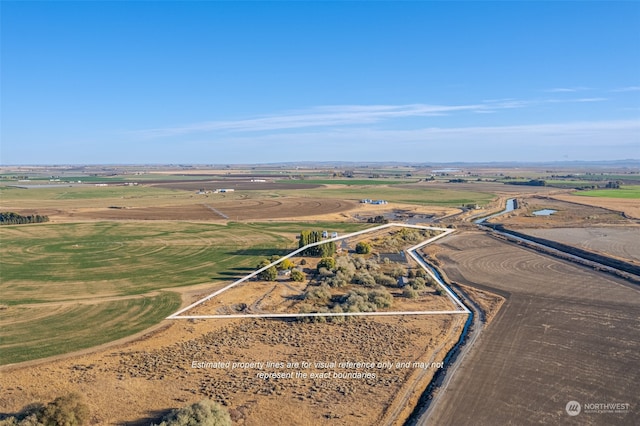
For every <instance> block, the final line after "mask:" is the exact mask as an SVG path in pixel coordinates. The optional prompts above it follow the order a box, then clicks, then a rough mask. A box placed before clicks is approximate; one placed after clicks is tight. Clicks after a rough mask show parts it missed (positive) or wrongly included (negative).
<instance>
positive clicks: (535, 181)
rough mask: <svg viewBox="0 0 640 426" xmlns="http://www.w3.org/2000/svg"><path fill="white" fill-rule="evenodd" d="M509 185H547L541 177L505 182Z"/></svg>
mask: <svg viewBox="0 0 640 426" xmlns="http://www.w3.org/2000/svg"><path fill="white" fill-rule="evenodd" d="M505 183H506V184H509V185H526V186H547V182H546V181H544V180H542V179H531V180H525V181H515V182H505Z"/></svg>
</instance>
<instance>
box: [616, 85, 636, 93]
mask: <svg viewBox="0 0 640 426" xmlns="http://www.w3.org/2000/svg"><path fill="white" fill-rule="evenodd" d="M611 91H612V92H638V91H640V86H627V87H620V88H618V89H613V90H611Z"/></svg>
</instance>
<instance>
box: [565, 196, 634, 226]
mask: <svg viewBox="0 0 640 426" xmlns="http://www.w3.org/2000/svg"><path fill="white" fill-rule="evenodd" d="M607 191H617V190H616V189H611V190H607ZM587 192H591V191H587ZM593 192H597V191H593ZM598 192H599V191H598ZM585 193H586V192H585ZM605 193H606V194H608V192H605ZM581 195H583V194H582V193H580V194H579V195H578V194H566V195H564V194H562V195H554V196H553V197H554V198H556V199H558V200H562V201H569V202H572V203H580V204H584V205H588V206H594V207H602V208H605V209H611V210H615V211H619V212H624V214H625V215H627V216H628V217H631V218H635V219H640V199H638V198H606V197H600V196H591V197H589V196H586V197H583V196H581Z"/></svg>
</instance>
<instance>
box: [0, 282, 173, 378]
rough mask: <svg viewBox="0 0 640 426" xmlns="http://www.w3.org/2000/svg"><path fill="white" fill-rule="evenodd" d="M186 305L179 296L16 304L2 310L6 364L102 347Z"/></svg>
mask: <svg viewBox="0 0 640 426" xmlns="http://www.w3.org/2000/svg"><path fill="white" fill-rule="evenodd" d="M179 306H180V296H179V295H178V294H177V293H171V292H163V293H161V294H159V295H157V296H154V297H144V298H132V299H125V300H116V301H110V302H102V303H98V304H76V303H74V304H66V305H59V306H54V307H51V306H41V307H38V306H35V307H34V306H33V305H30V306H11V307H8V308H5V309H3V310H0V364H2V365H4V364H12V363H16V362H23V361H29V360H32V359H38V358H44V357H49V356H53V355H59V354H63V353H67V352H71V351H76V350H80V349H85V348H90V347H93V346H97V345H101V344H103V343H107V342H110V341H113V340H117V339H120V338H122V337H126V336H129V335H131V334H135V333H137V332H139V331H142V330H144V329H146V328H148V327H151V326H152V325H155V324H157V323H159V322H160V321H162V319H164V318H166V317H167V316H168V315H170V314H171V313H173V312H175V311H176V310H177V309H178V307H179Z"/></svg>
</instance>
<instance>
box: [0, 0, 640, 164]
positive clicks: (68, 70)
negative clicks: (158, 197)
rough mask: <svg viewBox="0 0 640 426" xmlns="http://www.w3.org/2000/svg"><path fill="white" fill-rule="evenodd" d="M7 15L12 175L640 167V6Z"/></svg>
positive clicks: (129, 6) (4, 151) (78, 5)
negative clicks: (116, 168)
mask: <svg viewBox="0 0 640 426" xmlns="http://www.w3.org/2000/svg"><path fill="white" fill-rule="evenodd" d="M1 8H2V9H1V24H2V29H1V36H2V38H1V43H2V46H1V47H2V51H1V54H2V57H1V59H2V62H1V67H2V69H1V71H2V74H1V79H2V81H1V82H2V92H1V102H2V105H1V106H2V109H1V118H2V128H1V136H2V141H1V148H0V164H53V163H55V164H79V163H92V164H97V163H127V164H133V163H140V164H142V163H196V164H221V163H260V162H274V161H331V160H336V161H338V160H342V161H412V162H453V161H554V160H559V161H560V160H614V159H627V158H640V2H635V1H627V2H610V1H608V2H550V1H540V2H517V1H513V2H509V1H502V2H482V1H474V2H394V3H391V2H274V3H271V2H207V1H197V2H164V1H156V2H150V1H149V2H126V1H112V2H91V1H90V2H57V1H51V2H13V1H3V2H2V5H1Z"/></svg>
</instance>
